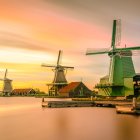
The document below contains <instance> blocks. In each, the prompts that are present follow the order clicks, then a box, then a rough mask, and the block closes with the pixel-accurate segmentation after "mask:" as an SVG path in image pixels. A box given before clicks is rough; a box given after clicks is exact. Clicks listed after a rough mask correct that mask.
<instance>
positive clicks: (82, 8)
mask: <svg viewBox="0 0 140 140" xmlns="http://www.w3.org/2000/svg"><path fill="white" fill-rule="evenodd" d="M139 5H140V2H139V1H138V0H133V1H130V0H123V1H122V0H117V1H114V0H86V1H85V0H70V1H66V0H0V78H3V77H4V72H5V69H6V68H7V69H8V76H7V77H8V78H9V79H12V80H13V88H29V87H31V88H39V89H40V90H42V91H46V92H47V87H46V83H50V82H52V80H53V77H54V73H53V71H52V70H51V69H49V68H45V67H41V64H42V63H46V64H53V65H55V64H56V62H57V56H58V51H59V50H63V55H62V60H61V64H62V65H66V66H73V67H74V70H69V71H68V72H67V75H66V78H67V80H68V82H72V81H83V82H84V83H85V85H87V86H88V87H89V88H90V89H93V87H94V86H95V84H97V83H98V82H99V80H100V78H101V77H103V76H105V75H107V74H108V69H109V60H110V58H109V57H108V56H107V55H96V56H86V55H85V53H86V51H87V48H93V49H102V48H110V44H111V35H112V22H113V20H114V19H121V47H124V46H125V44H126V46H128V47H133V46H140V39H139V38H140V18H139V17H140V9H139ZM139 59H140V56H134V57H133V62H134V65H135V70H136V72H137V73H140V64H139ZM2 85H3V82H2V81H1V82H0V86H1V88H2Z"/></svg>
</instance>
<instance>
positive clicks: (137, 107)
mask: <svg viewBox="0 0 140 140" xmlns="http://www.w3.org/2000/svg"><path fill="white" fill-rule="evenodd" d="M116 112H117V113H120V114H134V115H140V104H137V103H136V98H133V102H132V104H131V105H117V106H116Z"/></svg>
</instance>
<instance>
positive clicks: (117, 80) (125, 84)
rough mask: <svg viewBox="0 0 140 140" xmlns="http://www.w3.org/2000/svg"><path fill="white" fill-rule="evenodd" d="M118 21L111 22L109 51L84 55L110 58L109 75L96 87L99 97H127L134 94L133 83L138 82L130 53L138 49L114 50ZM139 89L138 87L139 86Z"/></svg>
mask: <svg viewBox="0 0 140 140" xmlns="http://www.w3.org/2000/svg"><path fill="white" fill-rule="evenodd" d="M119 24H120V21H117V20H114V21H113V32H112V42H111V50H109V51H91V50H90V51H89V50H88V51H87V53H86V55H96V54H106V53H107V54H108V55H109V57H110V66H109V74H108V75H107V76H105V77H103V78H101V79H100V83H99V84H97V85H96V87H97V88H98V90H99V94H100V95H104V96H129V95H134V94H135V87H134V83H135V82H138V81H140V78H139V79H138V78H137V81H135V80H134V79H135V78H134V77H135V76H137V75H136V73H135V69H134V65H133V61H132V51H133V50H140V47H139V46H137V47H128V48H126V47H125V48H116V44H117V43H116V42H115V41H116V40H117V39H116V38H117V37H118V36H119V35H118V32H119V31H118V29H119V28H120V27H119ZM139 89H140V86H139Z"/></svg>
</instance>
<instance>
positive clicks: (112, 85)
mask: <svg viewBox="0 0 140 140" xmlns="http://www.w3.org/2000/svg"><path fill="white" fill-rule="evenodd" d="M108 87H123V85H115V84H113V83H112V84H111V83H106V84H96V85H95V88H108Z"/></svg>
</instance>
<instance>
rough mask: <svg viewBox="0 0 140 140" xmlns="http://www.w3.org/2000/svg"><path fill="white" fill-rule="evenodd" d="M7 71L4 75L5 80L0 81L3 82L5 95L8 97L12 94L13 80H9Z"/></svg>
mask: <svg viewBox="0 0 140 140" xmlns="http://www.w3.org/2000/svg"><path fill="white" fill-rule="evenodd" d="M7 72H8V71H7V69H6V71H5V74H4V78H3V79H0V80H2V81H3V91H2V92H3V94H4V95H6V94H9V93H11V92H12V89H13V88H12V80H11V79H8V78H7Z"/></svg>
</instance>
